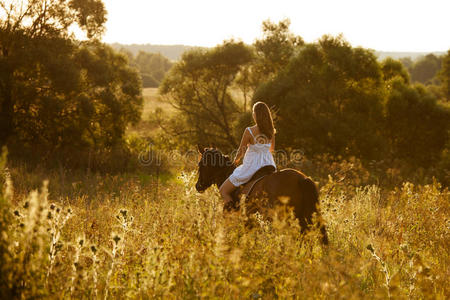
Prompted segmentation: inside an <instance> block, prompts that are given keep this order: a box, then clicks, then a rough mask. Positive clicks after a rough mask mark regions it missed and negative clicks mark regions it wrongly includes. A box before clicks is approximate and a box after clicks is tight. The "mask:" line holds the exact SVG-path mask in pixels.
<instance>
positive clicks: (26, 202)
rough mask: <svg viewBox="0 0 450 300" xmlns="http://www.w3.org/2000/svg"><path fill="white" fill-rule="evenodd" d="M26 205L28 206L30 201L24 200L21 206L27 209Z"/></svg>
mask: <svg viewBox="0 0 450 300" xmlns="http://www.w3.org/2000/svg"><path fill="white" fill-rule="evenodd" d="M28 207H30V202H28V201H25V203H24V204H23V208H25V209H27V208H28Z"/></svg>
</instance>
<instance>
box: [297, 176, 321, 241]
mask: <svg viewBox="0 0 450 300" xmlns="http://www.w3.org/2000/svg"><path fill="white" fill-rule="evenodd" d="M299 186H300V197H302V201H298V202H297V205H296V207H295V209H296V214H297V213H298V216H297V217H298V219H299V222H300V226H301V228H302V232H303V231H304V230H305V229H307V228H308V225H310V224H312V216H313V214H314V212H315V213H316V214H317V216H318V224H317V225H318V226H319V229H320V233H321V235H322V243H323V244H324V245H328V235H327V232H326V229H325V225H324V223H323V220H322V217H321V215H320V211H319V210H318V208H319V192H318V190H317V187H316V184H315V183H314V182H313V181H312V180H311V179H310V178H308V177H307V178H302V179H300V183H299Z"/></svg>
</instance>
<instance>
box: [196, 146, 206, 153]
mask: <svg viewBox="0 0 450 300" xmlns="http://www.w3.org/2000/svg"><path fill="white" fill-rule="evenodd" d="M197 150H198V153H200V154H203V153H204V152H205V148H203V147H202V146H201V145H200V144H197Z"/></svg>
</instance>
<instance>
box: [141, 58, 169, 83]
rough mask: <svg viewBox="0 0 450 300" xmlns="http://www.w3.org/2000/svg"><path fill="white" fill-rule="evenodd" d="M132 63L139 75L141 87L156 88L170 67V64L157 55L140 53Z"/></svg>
mask: <svg viewBox="0 0 450 300" xmlns="http://www.w3.org/2000/svg"><path fill="white" fill-rule="evenodd" d="M134 61H135V64H136V66H137V67H138V69H139V71H140V73H141V77H142V83H143V87H158V86H159V85H160V83H161V81H162V80H163V78H164V76H165V74H166V73H167V72H168V71H169V70H170V68H171V67H172V63H171V62H170V61H169V60H168V59H167V58H166V57H164V56H162V55H161V54H159V53H158V54H157V53H148V52H143V51H140V52H139V53H138V55H137V56H136V58H135V60H134Z"/></svg>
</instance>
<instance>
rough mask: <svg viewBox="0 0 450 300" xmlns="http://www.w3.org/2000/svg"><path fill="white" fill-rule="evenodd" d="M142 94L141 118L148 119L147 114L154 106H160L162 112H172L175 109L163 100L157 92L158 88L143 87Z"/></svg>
mask: <svg viewBox="0 0 450 300" xmlns="http://www.w3.org/2000/svg"><path fill="white" fill-rule="evenodd" d="M142 94H143V96H144V109H143V110H142V120H148V119H149V116H150V115H151V114H153V113H154V112H155V109H156V108H161V109H162V110H163V111H164V112H166V113H169V114H172V113H174V112H175V109H174V108H173V106H172V105H170V104H169V103H167V102H164V101H163V100H162V99H161V97H160V95H159V93H158V88H145V89H143V91H142Z"/></svg>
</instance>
